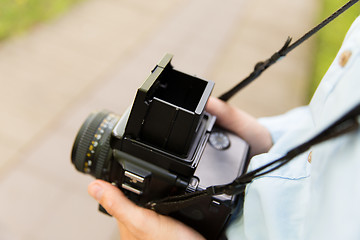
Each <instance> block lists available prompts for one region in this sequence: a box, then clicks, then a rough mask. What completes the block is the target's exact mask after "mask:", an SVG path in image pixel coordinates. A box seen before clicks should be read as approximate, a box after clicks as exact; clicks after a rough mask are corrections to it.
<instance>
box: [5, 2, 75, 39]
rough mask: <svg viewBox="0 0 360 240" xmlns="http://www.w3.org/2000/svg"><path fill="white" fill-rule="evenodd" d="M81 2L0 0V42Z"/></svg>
mask: <svg viewBox="0 0 360 240" xmlns="http://www.w3.org/2000/svg"><path fill="white" fill-rule="evenodd" d="M80 1H82V0H0V41H2V40H4V39H7V38H10V37H12V36H14V35H18V34H20V33H22V32H25V31H26V30H28V29H29V28H31V27H33V26H35V25H36V24H38V23H40V22H44V21H47V20H49V19H52V18H54V17H57V16H58V15H60V14H61V13H63V12H65V11H66V10H67V9H69V8H70V7H71V6H73V5H74V4H75V3H77V2H80Z"/></svg>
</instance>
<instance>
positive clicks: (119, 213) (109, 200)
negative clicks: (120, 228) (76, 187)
mask: <svg viewBox="0 0 360 240" xmlns="http://www.w3.org/2000/svg"><path fill="white" fill-rule="evenodd" d="M88 192H89V194H90V195H91V196H92V197H93V198H95V199H96V200H97V201H98V202H99V203H100V204H101V206H103V207H104V208H105V210H106V211H107V212H108V213H109V214H110V215H112V216H114V217H115V218H116V219H117V220H119V221H121V222H127V220H128V219H129V215H132V216H134V214H137V212H138V211H139V210H138V207H137V206H136V205H135V204H134V203H133V202H131V201H130V200H129V199H128V198H126V197H125V195H124V194H123V193H122V192H121V191H120V190H119V189H118V188H117V187H115V186H113V185H111V184H110V183H108V182H105V181H102V180H96V181H94V182H92V183H90V184H89V187H88Z"/></svg>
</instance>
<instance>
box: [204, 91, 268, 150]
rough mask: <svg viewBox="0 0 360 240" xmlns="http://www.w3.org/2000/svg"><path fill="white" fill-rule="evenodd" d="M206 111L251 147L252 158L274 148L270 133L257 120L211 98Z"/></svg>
mask: <svg viewBox="0 0 360 240" xmlns="http://www.w3.org/2000/svg"><path fill="white" fill-rule="evenodd" d="M206 111H208V112H209V113H210V114H212V115H215V116H216V117H217V123H218V124H219V125H220V126H222V127H223V128H225V129H227V130H229V131H231V132H233V133H235V134H237V135H239V136H240V137H241V138H242V139H244V140H245V141H246V142H247V143H249V144H250V146H251V156H254V155H257V154H260V153H265V152H267V151H269V149H270V148H271V146H272V139H271V136H270V133H269V131H268V130H267V129H266V128H265V127H264V126H262V125H261V124H260V123H259V122H258V121H257V120H256V118H254V117H252V116H250V115H249V114H247V113H245V112H243V111H241V110H240V109H237V108H235V107H233V106H231V105H229V104H227V103H225V102H223V101H221V100H219V99H217V98H213V97H211V98H210V99H209V101H208V104H207V106H206Z"/></svg>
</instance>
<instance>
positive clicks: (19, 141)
mask: <svg viewBox="0 0 360 240" xmlns="http://www.w3.org/2000/svg"><path fill="white" fill-rule="evenodd" d="M315 4H317V3H316V2H314V1H311V0H301V1H300V0H296V1H286V0H273V1H267V0H257V1H246V0H242V1H241V0H240V1H239V0H229V1H227V2H226V4H224V2H222V1H219V0H213V1H207V0H199V1H190V0H186V1H180V0H175V1H161V0H153V1H151V2H148V1H139V0H138V1H133V0H124V1H115V0H88V1H85V2H83V3H81V4H79V5H78V6H76V7H75V8H73V9H72V10H71V11H70V12H69V13H67V14H66V15H64V16H63V17H61V18H59V19H57V20H54V21H52V22H50V23H48V24H44V25H40V26H38V27H37V28H35V29H33V30H32V31H31V32H30V33H29V34H27V35H24V36H21V37H18V38H16V39H12V40H11V41H8V42H5V43H0V81H1V83H2V84H1V89H0V106H1V118H0V124H1V127H0V151H1V153H2V155H1V158H0V193H1V196H2V198H1V199H2V200H1V204H0V213H1V214H0V240H3V239H4V240H5V239H6V240H17V239H21V240H23V239H24V240H25V239H26V240H28V239H37V240H38V239H87V240H92V239H94V240H95V239H117V238H118V233H117V227H116V223H115V222H114V220H113V219H112V218H110V217H107V216H104V215H102V214H100V213H98V211H97V204H96V202H95V201H94V200H93V199H91V198H90V197H89V196H88V195H87V190H86V189H87V184H88V183H89V182H90V181H91V180H92V178H90V177H89V176H86V175H83V174H80V173H78V172H76V171H75V169H74V167H73V166H72V164H71V163H70V151H71V147H72V144H73V140H74V138H75V135H76V133H77V131H78V129H79V127H80V125H81V124H82V123H83V121H84V120H85V118H86V117H87V115H88V114H89V113H90V112H91V111H93V110H96V109H104V108H105V109H109V110H112V111H114V112H116V113H119V114H121V113H122V112H123V111H124V110H125V109H126V108H127V107H128V106H129V105H131V103H132V101H133V98H134V96H135V93H136V90H137V88H138V87H139V86H140V85H141V83H142V82H143V81H144V80H145V78H146V77H147V76H148V74H149V73H150V70H152V69H153V67H154V66H155V65H156V63H158V61H159V60H160V59H161V58H162V57H163V55H164V54H165V53H172V54H174V58H173V61H172V64H173V66H174V67H175V68H176V69H178V70H180V71H183V72H186V73H189V74H192V75H197V76H199V77H201V78H205V79H209V80H213V81H215V83H216V86H215V89H214V92H213V95H215V96H217V95H219V94H220V93H222V92H224V91H225V90H227V89H228V88H229V87H231V86H233V85H235V84H236V83H237V82H238V81H239V80H240V79H242V78H243V77H245V76H247V75H248V74H249V73H250V72H251V71H252V68H253V66H254V64H255V63H256V62H257V61H259V60H265V59H266V58H268V57H269V56H271V54H272V53H273V52H274V51H276V50H278V49H279V48H280V47H281V46H282V44H283V43H284V41H285V40H286V38H287V36H288V35H290V36H292V37H293V38H294V39H297V38H298V37H300V36H301V35H302V34H303V33H304V32H305V31H307V30H308V29H310V27H312V25H314V21H313V20H314V16H315V14H316V9H317V6H314V5H315ZM311 46H312V44H311V42H308V43H305V44H304V46H301V47H299V48H298V49H296V50H295V51H294V52H293V53H291V54H289V56H287V57H286V58H285V59H284V60H283V61H281V62H279V63H278V64H276V65H274V66H273V67H271V68H270V69H269V70H268V71H267V72H265V73H264V74H263V75H262V76H261V77H260V78H259V79H258V81H257V82H256V83H253V84H252V85H251V86H249V87H247V88H246V89H245V90H243V92H241V93H239V94H238V95H237V96H235V97H234V98H233V99H232V100H231V103H232V104H234V105H237V106H239V107H241V108H243V109H245V110H246V111H248V112H250V113H252V114H254V115H255V116H266V115H273V114H279V113H282V112H284V111H286V110H288V109H290V108H292V107H294V106H298V105H301V104H304V103H305V102H304V97H303V96H304V90H305V88H306V80H307V78H308V75H309V67H310V66H311V60H310V59H311Z"/></svg>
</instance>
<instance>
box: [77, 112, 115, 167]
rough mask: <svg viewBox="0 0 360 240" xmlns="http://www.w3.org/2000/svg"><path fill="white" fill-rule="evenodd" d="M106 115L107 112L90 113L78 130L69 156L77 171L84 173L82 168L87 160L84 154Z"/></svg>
mask: <svg viewBox="0 0 360 240" xmlns="http://www.w3.org/2000/svg"><path fill="white" fill-rule="evenodd" d="M108 114H109V112H107V111H102V112H98V113H92V114H90V116H89V117H88V118H87V119H86V121H85V123H84V124H83V125H82V127H81V128H80V130H79V133H78V135H77V137H76V140H75V143H74V146H73V151H72V156H71V158H72V162H73V164H74V165H75V167H76V169H77V170H79V171H81V172H86V171H85V167H84V166H85V161H86V160H87V156H86V154H87V152H88V149H89V146H90V145H91V142H92V140H93V138H94V135H95V133H96V131H97V129H98V128H99V125H100V124H101V122H102V121H103V120H104V118H106V116H107V115H108Z"/></svg>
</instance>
